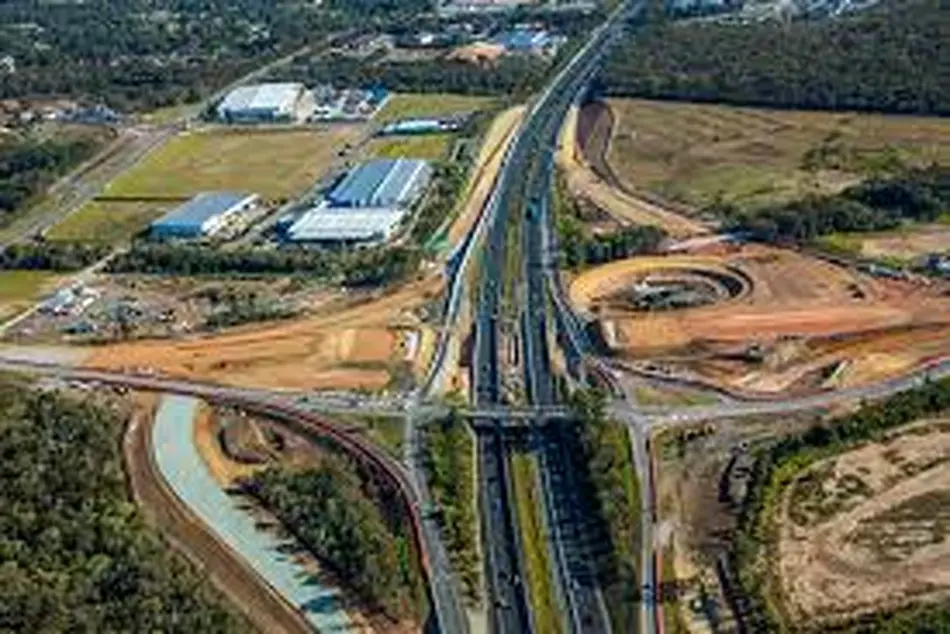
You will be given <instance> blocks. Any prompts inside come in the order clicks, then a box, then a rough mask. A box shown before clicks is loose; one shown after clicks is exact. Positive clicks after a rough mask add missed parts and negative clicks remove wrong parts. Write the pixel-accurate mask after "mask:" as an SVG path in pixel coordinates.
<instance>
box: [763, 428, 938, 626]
mask: <svg viewBox="0 0 950 634" xmlns="http://www.w3.org/2000/svg"><path fill="white" fill-rule="evenodd" d="M948 423H950V421H946V420H944V421H938V422H928V423H919V424H916V425H914V426H912V427H911V428H910V429H905V430H904V431H903V433H900V432H898V433H895V434H892V435H891V436H889V437H888V438H887V439H885V440H884V441H883V442H879V443H873V444H869V445H865V446H863V447H861V448H859V449H856V450H853V451H850V452H848V453H845V454H843V455H840V456H836V457H833V458H830V459H828V460H825V461H822V462H820V463H818V464H816V465H813V466H812V467H810V468H809V469H808V470H806V471H805V472H804V473H803V474H801V475H800V476H799V477H798V478H797V479H796V481H795V482H794V483H793V484H792V485H791V486H790V487H789V488H788V489H787V490H786V492H785V494H784V496H783V498H782V503H781V508H780V510H779V516H778V517H777V518H775V519H776V523H775V525H776V526H777V529H776V530H777V531H778V534H779V543H778V549H777V552H778V561H777V566H776V568H777V572H778V576H779V582H780V585H781V596H782V607H783V608H784V611H785V612H786V613H787V621H788V622H789V623H795V624H806V623H807V624H810V625H818V624H820V623H827V622H829V621H834V620H840V619H842V618H848V617H853V616H855V615H858V614H863V613H868V612H875V611H879V610H882V609H894V608H898V607H901V606H903V605H905V604H908V603H912V602H927V601H935V600H938V599H939V600H942V599H945V598H946V597H947V596H948V594H950V566H948V565H947V563H948V562H950V541H948V540H947V539H946V536H947V534H948V528H950V424H948Z"/></svg>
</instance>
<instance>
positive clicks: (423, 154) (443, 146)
mask: <svg viewBox="0 0 950 634" xmlns="http://www.w3.org/2000/svg"><path fill="white" fill-rule="evenodd" d="M454 138H455V135H452V134H420V135H416V136H390V137H380V138H376V139H373V140H372V141H370V142H369V143H367V144H366V147H365V150H364V154H365V156H366V157H367V158H413V159H429V160H439V159H443V158H445V156H446V154H447V153H448V151H449V148H450V147H451V145H452V141H453V139H454Z"/></svg>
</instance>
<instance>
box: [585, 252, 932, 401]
mask: <svg viewBox="0 0 950 634" xmlns="http://www.w3.org/2000/svg"><path fill="white" fill-rule="evenodd" d="M719 251H720V252H719V253H707V254H705V255H678V256H665V257H645V258H633V259H630V260H622V261H618V262H614V263H611V264H607V265H605V266H601V267H597V268H595V269H592V270H591V271H589V272H587V273H584V274H583V275H581V276H579V277H578V278H576V279H575V280H574V281H573V283H572V285H571V288H570V295H571V299H572V301H573V302H574V304H575V305H576V306H578V307H579V308H580V309H582V310H584V311H586V312H587V313H588V314H590V315H592V316H594V317H596V318H597V319H598V320H599V324H600V327H601V331H602V333H603V335H604V339H605V340H606V342H607V344H608V345H609V346H610V347H611V348H613V349H614V350H615V351H616V352H618V354H620V355H621V356H624V355H629V358H631V359H637V361H634V362H633V363H635V364H636V365H637V366H638V367H640V368H641V369H648V370H650V371H660V372H661V373H664V374H670V373H671V374H684V375H687V376H690V377H692V378H698V379H700V380H707V381H710V382H712V383H713V384H715V385H716V386H718V387H722V388H725V389H729V390H733V391H736V392H743V393H748V394H754V393H762V394H768V393H775V392H780V391H784V390H788V389H794V388H801V389H805V388H809V389H810V388H818V387H832V386H838V387H841V386H847V385H856V384H861V383H865V382H868V381H871V380H875V379H880V378H885V377H887V376H891V375H893V374H897V373H901V372H905V371H907V370H910V369H911V368H913V367H915V366H916V365H919V364H920V363H924V362H929V361H933V360H935V359H937V358H941V357H944V356H947V355H950V296H948V291H950V288H948V284H947V283H946V282H936V283H932V284H925V283H923V282H915V281H897V280H883V279H875V278H870V277H867V276H865V275H861V274H857V273H854V272H852V271H850V270H848V269H845V268H843V267H839V266H837V265H835V264H832V263H830V262H827V261H824V260H820V259H816V258H812V257H809V256H806V255H803V254H800V253H796V252H794V251H787V250H781V249H775V248H770V247H764V246H754V245H749V246H745V247H732V248H722V249H719ZM700 274H703V275H706V276H707V277H714V276H715V277H716V279H723V280H727V282H728V280H730V279H731V280H732V281H731V282H728V285H729V286H730V288H731V291H730V292H729V293H723V295H724V297H723V298H722V299H720V300H719V301H716V302H714V303H712V304H707V305H703V306H697V307H692V308H679V309H668V310H654V311H644V310H640V309H636V308H635V307H633V306H632V305H631V304H630V302H629V296H630V293H631V291H632V289H633V288H634V287H635V286H636V285H637V284H638V283H641V282H642V281H643V280H644V279H647V278H650V277H653V278H658V279H664V280H676V279H683V280H689V279H693V278H694V277H696V276H698V275H700ZM724 284H725V283H724ZM644 358H649V359H650V361H648V362H647V361H642V359H644Z"/></svg>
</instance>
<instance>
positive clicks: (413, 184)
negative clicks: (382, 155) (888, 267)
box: [326, 159, 432, 207]
mask: <svg viewBox="0 0 950 634" xmlns="http://www.w3.org/2000/svg"><path fill="white" fill-rule="evenodd" d="M431 178H432V166H430V165H429V163H428V161H420V160H414V159H378V160H375V161H369V162H367V163H363V164H362V165H360V166H359V167H357V168H356V169H354V170H353V171H351V172H350V173H349V174H347V175H346V177H345V178H344V179H343V180H342V181H340V183H339V184H338V185H337V186H336V187H334V188H333V190H332V191H331V192H330V193H329V194H327V196H326V198H327V201H328V202H329V203H330V204H331V205H332V206H334V207H410V206H412V204H413V203H415V202H416V200H418V199H419V197H420V196H421V195H422V194H423V192H425V189H426V187H427V186H428V184H429V180H430V179H431Z"/></svg>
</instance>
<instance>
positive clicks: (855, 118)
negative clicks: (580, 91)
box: [585, 99, 950, 208]
mask: <svg viewBox="0 0 950 634" xmlns="http://www.w3.org/2000/svg"><path fill="white" fill-rule="evenodd" d="M607 105H608V107H609V112H604V110H606V109H601V110H599V111H598V112H594V113H591V115H589V116H595V117H605V116H606V117H609V118H610V119H611V121H610V127H612V131H611V132H610V133H609V134H607V135H606V139H604V138H603V137H604V135H603V134H601V135H594V138H593V139H592V141H593V142H592V143H590V144H589V146H588V147H586V148H585V150H586V154H587V156H588V158H589V159H590V160H595V161H596V160H597V157H598V156H600V157H602V159H601V160H599V161H598V162H599V163H600V164H601V165H602V166H603V167H602V169H607V170H609V172H610V174H611V175H612V176H614V177H616V179H617V180H618V182H619V183H620V184H622V186H623V187H624V188H625V189H628V190H630V191H637V190H639V191H646V192H651V193H653V194H657V195H659V196H662V197H663V198H665V199H668V200H672V201H677V202H679V203H684V204H685V205H688V206H690V207H696V208H701V207H704V206H706V205H709V204H712V203H714V202H716V201H720V200H721V201H725V202H732V203H735V204H738V205H740V206H752V205H759V204H764V203H768V202H773V201H781V200H789V199H792V198H799V197H801V196H803V195H805V194H807V193H816V192H818V193H820V192H834V191H837V190H839V189H841V188H842V187H844V186H847V185H850V184H853V183H855V182H857V181H858V180H861V178H863V177H865V176H868V175H870V174H874V173H880V172H888V171H893V170H894V169H895V168H898V167H900V166H902V165H904V166H910V165H927V164H930V163H932V162H940V163H946V162H948V161H950V121H947V120H946V119H941V118H937V117H933V118H926V117H905V116H884V115H877V114H856V113H847V112H846V113H823V112H804V111H781V110H767V109H757V108H734V107H728V106H715V105H702V104H689V103H674V102H657V101H647V100H640V99H611V100H609V101H608V102H607ZM591 125H593V124H591ZM595 167H596V165H595Z"/></svg>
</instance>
